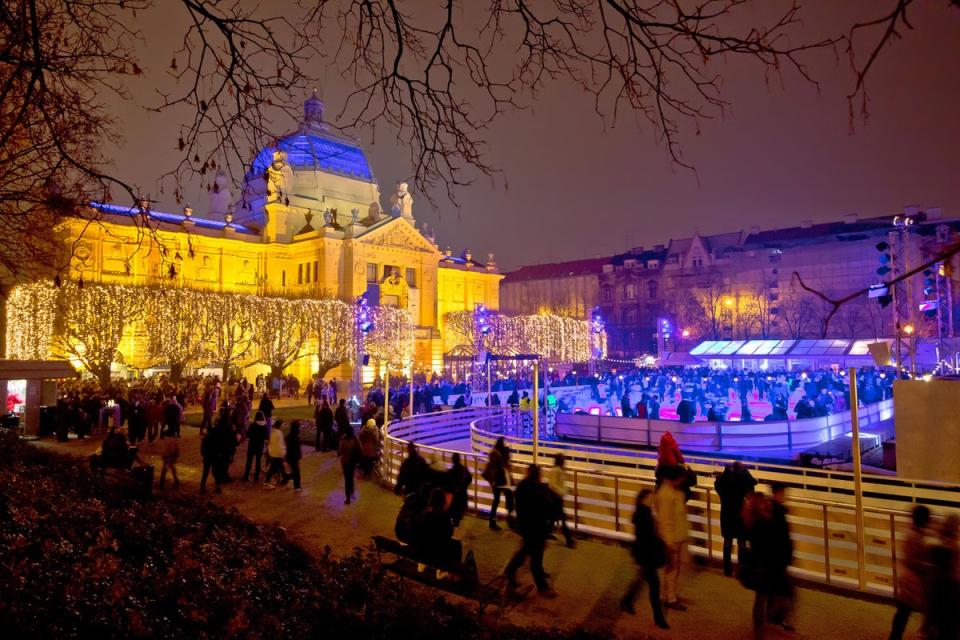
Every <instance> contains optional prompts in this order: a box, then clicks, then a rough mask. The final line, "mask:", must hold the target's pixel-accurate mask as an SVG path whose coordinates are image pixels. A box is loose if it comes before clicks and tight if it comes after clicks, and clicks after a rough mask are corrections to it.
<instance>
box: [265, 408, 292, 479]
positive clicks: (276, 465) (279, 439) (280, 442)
mask: <svg viewBox="0 0 960 640" xmlns="http://www.w3.org/2000/svg"><path fill="white" fill-rule="evenodd" d="M282 424H283V421H282V420H277V421H276V423H274V425H273V427H272V428H271V429H270V436H269V439H268V440H267V456H268V457H269V458H270V466H269V467H267V476H266V477H265V478H264V479H263V485H264V486H265V487H269V488H271V489H272V488H273V486H274V485H273V483H271V482H270V481H271V480H272V479H273V477H274V476H279V477H280V480H283V479H284V478H285V477H286V473H284V471H283V459H284V458H285V457H287V443H286V440H285V439H284V436H283V429H281V428H280V426H281V425H282Z"/></svg>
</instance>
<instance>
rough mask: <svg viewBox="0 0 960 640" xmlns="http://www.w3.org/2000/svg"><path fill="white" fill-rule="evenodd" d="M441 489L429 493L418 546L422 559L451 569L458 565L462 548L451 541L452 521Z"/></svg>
mask: <svg viewBox="0 0 960 640" xmlns="http://www.w3.org/2000/svg"><path fill="white" fill-rule="evenodd" d="M446 503H447V499H446V496H444V494H443V489H440V488H435V489H433V491H431V492H430V499H429V502H428V504H427V508H426V510H425V511H424V513H423V517H422V518H421V520H420V531H419V535H418V546H419V547H420V549H421V551H422V553H423V555H424V558H425V559H426V560H427V561H428V562H430V563H431V564H436V565H437V566H440V567H453V566H456V565H458V564H459V563H460V557H461V555H462V554H463V547H462V545H461V544H460V541H459V540H454V539H453V520H452V519H451V517H450V513H449V511H446V510H445V507H446Z"/></svg>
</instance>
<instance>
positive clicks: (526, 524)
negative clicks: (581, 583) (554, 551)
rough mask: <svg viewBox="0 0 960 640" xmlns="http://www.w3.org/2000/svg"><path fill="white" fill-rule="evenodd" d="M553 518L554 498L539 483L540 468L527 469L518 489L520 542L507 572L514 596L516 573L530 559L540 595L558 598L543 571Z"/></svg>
mask: <svg viewBox="0 0 960 640" xmlns="http://www.w3.org/2000/svg"><path fill="white" fill-rule="evenodd" d="M553 517H554V513H553V496H552V495H551V493H550V489H549V487H547V486H546V485H545V484H544V483H543V482H541V481H540V467H539V466H537V465H535V464H531V465H530V466H529V467H527V475H526V477H525V478H524V479H523V480H521V481H520V484H518V485H517V528H518V531H519V533H520V539H521V542H520V546H519V547H518V548H517V550H516V552H515V553H514V554H513V557H512V558H510V562H509V563H507V567H506V569H505V570H504V575H505V576H506V578H507V589H508V590H509V591H510V592H511V593H514V594H516V591H517V570H518V569H519V568H520V567H521V566H523V564H524V562H526V560H527V558H528V557H529V558H530V573H532V574H533V581H534V583H535V584H536V585H537V591H538V592H539V593H540V595H542V596H543V597H545V598H556V597H557V592H556V591H554V590H553V589H551V588H550V585H549V584H548V583H547V574H546V572H545V571H544V570H543V553H544V551H545V550H546V546H547V536H548V535H550V530H551V529H552V528H553Z"/></svg>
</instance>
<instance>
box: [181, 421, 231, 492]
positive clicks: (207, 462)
mask: <svg viewBox="0 0 960 640" xmlns="http://www.w3.org/2000/svg"><path fill="white" fill-rule="evenodd" d="M167 428H168V429H169V427H167ZM229 435H230V434H229V433H225V432H224V430H223V429H222V428H221V423H220V422H219V421H218V422H217V424H216V425H214V426H213V427H212V428H210V429H207V432H206V433H205V434H204V436H203V439H202V440H201V441H200V456H201V457H202V458H203V475H201V477H200V493H203V492H205V491H206V490H207V476H208V475H210V473H211V472H212V473H213V484H214V489H213V492H214V493H220V491H221V489H220V485H221V483H222V481H223V476H222V475H221V465H222V458H223V457H224V456H225V455H226V451H225V450H226V445H225V442H224V439H225V436H229Z"/></svg>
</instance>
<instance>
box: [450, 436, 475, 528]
mask: <svg viewBox="0 0 960 640" xmlns="http://www.w3.org/2000/svg"><path fill="white" fill-rule="evenodd" d="M471 482H473V476H472V475H471V474H470V472H469V471H467V468H466V467H465V466H463V462H461V460H460V454H459V453H454V454H453V458H452V464H451V465H450V468H449V469H448V470H447V472H446V475H445V477H444V482H443V484H444V489H445V490H446V491H447V492H448V493H450V495H451V496H452V500H451V502H450V517H451V519H452V520H453V526H455V527H459V526H460V521H461V520H462V519H463V515H464V514H465V513H466V512H467V504H468V496H467V489H468V488H469V487H470V483H471Z"/></svg>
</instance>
